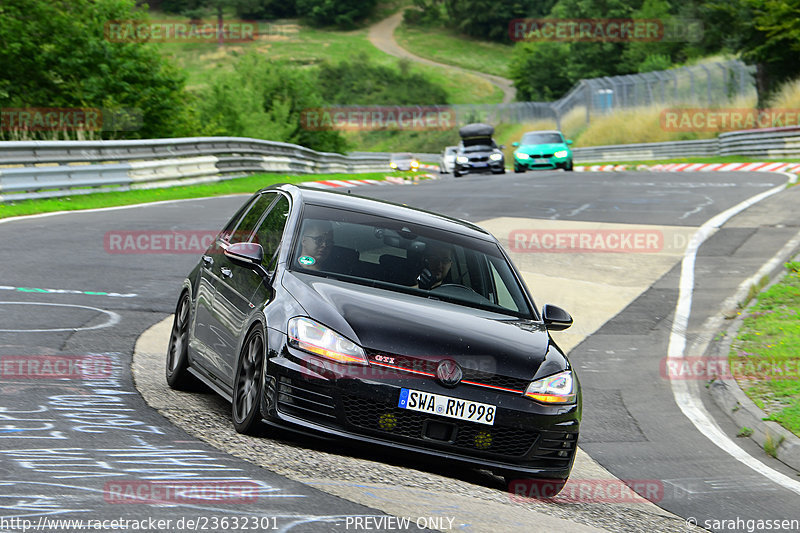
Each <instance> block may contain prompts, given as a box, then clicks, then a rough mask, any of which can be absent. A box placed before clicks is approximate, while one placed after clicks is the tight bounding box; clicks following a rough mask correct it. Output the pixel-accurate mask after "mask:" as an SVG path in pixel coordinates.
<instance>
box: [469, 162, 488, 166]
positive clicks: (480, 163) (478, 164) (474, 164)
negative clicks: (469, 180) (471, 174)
mask: <svg viewBox="0 0 800 533" xmlns="http://www.w3.org/2000/svg"><path fill="white" fill-rule="evenodd" d="M488 165H489V163H484V162H478V163H472V166H473V167H485V166H488Z"/></svg>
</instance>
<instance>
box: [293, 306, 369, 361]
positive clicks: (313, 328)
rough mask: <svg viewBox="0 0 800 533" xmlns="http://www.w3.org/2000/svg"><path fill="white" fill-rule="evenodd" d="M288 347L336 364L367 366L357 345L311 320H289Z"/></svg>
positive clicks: (302, 318) (300, 318)
mask: <svg viewBox="0 0 800 533" xmlns="http://www.w3.org/2000/svg"><path fill="white" fill-rule="evenodd" d="M287 332H288V336H289V346H293V347H294V348H297V349H299V350H304V351H306V352H309V353H313V354H314V355H319V356H321V357H325V358H327V359H332V360H334V361H336V362H338V363H348V364H355V365H367V364H369V363H368V361H367V355H366V354H365V353H364V349H363V348H361V346H359V345H358V344H356V343H354V342H352V341H350V340H348V339H347V338H345V337H343V336H342V335H339V334H338V333H336V332H335V331H333V330H332V329H330V328H328V327H325V326H323V325H322V324H320V323H318V322H315V321H314V320H311V319H310V318H304V317H295V318H292V319H290V320H289V325H288V329H287Z"/></svg>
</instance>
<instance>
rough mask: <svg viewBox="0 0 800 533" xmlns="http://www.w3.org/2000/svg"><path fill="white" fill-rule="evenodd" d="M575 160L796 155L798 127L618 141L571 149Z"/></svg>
mask: <svg viewBox="0 0 800 533" xmlns="http://www.w3.org/2000/svg"><path fill="white" fill-rule="evenodd" d="M573 152H574V154H575V161H576V162H579V163H585V162H594V161H597V162H600V161H647V160H655V159H672V158H679V157H715V156H728V155H741V156H748V157H759V158H761V157H763V158H797V157H800V127H796V126H792V127H785V128H765V129H758V130H743V131H732V132H728V133H722V134H720V135H719V137H718V138H716V139H707V140H698V141H672V142H660V143H640V144H619V145H610V146H589V147H586V148H574V149H573Z"/></svg>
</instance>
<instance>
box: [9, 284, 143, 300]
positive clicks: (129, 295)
mask: <svg viewBox="0 0 800 533" xmlns="http://www.w3.org/2000/svg"><path fill="white" fill-rule="evenodd" d="M0 291H17V292H33V293H40V294H85V295H87V296H109V297H111V298H135V297H137V296H139V295H138V294H136V293H132V292H131V293H119V292H105V291H78V290H75V289H40V288H36V287H11V286H9V285H0Z"/></svg>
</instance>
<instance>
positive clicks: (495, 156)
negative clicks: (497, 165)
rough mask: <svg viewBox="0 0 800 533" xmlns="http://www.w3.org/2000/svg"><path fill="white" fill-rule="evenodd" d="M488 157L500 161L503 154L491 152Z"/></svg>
mask: <svg viewBox="0 0 800 533" xmlns="http://www.w3.org/2000/svg"><path fill="white" fill-rule="evenodd" d="M489 159H491V160H492V161H500V160H501V159H503V154H492V155H490V156H489Z"/></svg>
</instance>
